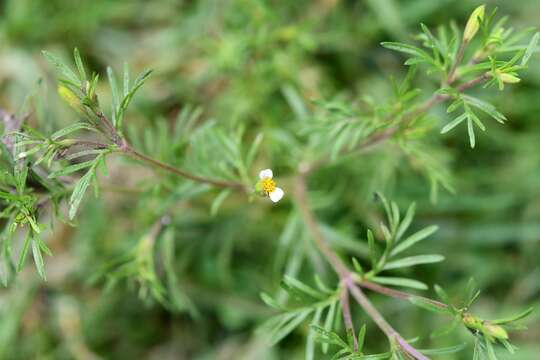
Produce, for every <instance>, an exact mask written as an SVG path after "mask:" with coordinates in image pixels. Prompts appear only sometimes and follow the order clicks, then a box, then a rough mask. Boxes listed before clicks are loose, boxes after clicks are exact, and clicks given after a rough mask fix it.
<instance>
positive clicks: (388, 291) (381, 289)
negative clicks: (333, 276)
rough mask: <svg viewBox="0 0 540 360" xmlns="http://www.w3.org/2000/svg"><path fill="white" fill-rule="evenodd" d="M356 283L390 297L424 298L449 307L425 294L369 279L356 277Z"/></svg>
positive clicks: (441, 306) (440, 305) (405, 298)
mask: <svg viewBox="0 0 540 360" xmlns="http://www.w3.org/2000/svg"><path fill="white" fill-rule="evenodd" d="M354 280H355V282H356V284H358V285H359V286H361V287H363V288H366V289H370V290H372V291H375V292H378V293H379V294H383V295H386V296H389V297H393V298H395V299H401V300H410V299H413V298H414V299H422V300H424V301H426V302H428V303H430V304H432V305H435V306H437V307H439V308H441V309H446V308H448V305H447V304H445V303H442V302H440V301H437V300H433V299H430V298H427V297H424V296H419V295H415V294H409V293H407V292H404V291H399V290H395V289H391V288H388V287H386V286H382V285H379V284H376V283H374V282H371V281H367V280H362V279H356V278H355V279H354Z"/></svg>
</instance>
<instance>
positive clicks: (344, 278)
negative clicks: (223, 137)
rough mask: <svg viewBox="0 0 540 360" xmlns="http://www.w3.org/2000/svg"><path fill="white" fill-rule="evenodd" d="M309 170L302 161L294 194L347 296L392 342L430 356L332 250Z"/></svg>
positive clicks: (419, 359) (415, 354)
mask: <svg viewBox="0 0 540 360" xmlns="http://www.w3.org/2000/svg"><path fill="white" fill-rule="evenodd" d="M308 170H309V166H306V164H301V166H300V169H299V175H298V176H297V177H296V182H295V193H294V196H295V199H296V203H297V206H298V208H299V209H300V212H301V213H302V217H303V219H304V222H305V224H306V227H307V229H308V231H309V232H310V234H311V236H312V238H313V240H314V242H315V245H316V246H317V248H318V249H319V250H320V251H321V253H322V254H323V256H324V257H325V258H326V260H327V261H328V262H329V263H330V265H331V266H332V268H333V269H334V271H335V272H336V273H337V274H338V276H339V278H340V282H341V283H342V284H343V286H344V287H345V289H347V291H346V295H345V296H348V292H350V293H351V295H352V296H353V297H354V298H355V300H356V301H357V302H358V304H360V306H361V307H362V308H363V309H364V311H365V312H366V313H367V314H368V316H369V317H370V318H371V319H372V320H373V321H374V322H375V323H376V324H377V326H378V327H379V328H380V329H381V330H382V331H383V332H384V333H385V335H386V336H387V337H388V339H389V340H390V342H391V343H395V342H397V344H398V345H399V346H400V347H401V349H402V350H403V351H404V352H405V353H407V354H409V355H410V356H412V357H413V358H415V359H417V360H427V359H429V358H428V357H426V356H424V355H422V354H421V353H420V352H419V351H418V350H416V349H415V348H414V347H412V346H411V345H410V344H409V343H408V342H407V341H406V340H405V339H404V338H403V337H402V336H401V335H400V334H399V333H398V332H397V331H396V330H394V328H392V326H391V325H390V324H389V323H388V322H387V321H386V320H385V319H384V317H383V316H382V315H381V313H380V312H379V311H378V310H377V309H376V308H375V307H374V306H373V304H371V302H370V301H369V299H368V298H367V297H366V296H365V295H364V293H363V292H362V290H361V289H360V288H359V286H358V285H357V284H356V282H355V280H354V273H352V272H351V271H350V270H349V269H348V268H347V266H346V265H345V264H344V263H343V262H342V261H341V260H340V259H339V257H338V256H337V254H336V253H335V252H334V251H332V249H331V248H330V247H329V246H328V243H327V241H326V239H325V238H324V236H323V234H322V232H321V230H320V229H319V226H318V225H317V222H316V220H315V216H314V215H313V212H312V211H311V209H310V207H309V204H308V200H307V192H306V176H307V172H306V171H308ZM343 296H344V295H343V293H342V301H341V306H342V307H343V316H344V318H345V322H346V326H347V329H351V328H352V319H351V318H350V309H349V308H348V299H347V300H346V301H343ZM349 319H350V323H349V324H347V323H348V322H349Z"/></svg>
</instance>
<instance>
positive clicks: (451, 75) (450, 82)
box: [446, 41, 469, 85]
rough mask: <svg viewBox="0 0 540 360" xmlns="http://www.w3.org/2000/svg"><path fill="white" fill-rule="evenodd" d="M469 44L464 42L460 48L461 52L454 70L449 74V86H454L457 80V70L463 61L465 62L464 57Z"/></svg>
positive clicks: (455, 61) (453, 65) (447, 81)
mask: <svg viewBox="0 0 540 360" xmlns="http://www.w3.org/2000/svg"><path fill="white" fill-rule="evenodd" d="M468 44H469V42H468V41H462V42H461V45H460V46H459V50H458V52H457V55H456V59H455V60H454V63H453V64H452V68H451V69H450V71H449V72H448V78H447V80H446V83H447V84H448V85H450V84H452V83H453V82H454V81H455V80H456V70H457V68H458V66H459V65H460V64H461V61H462V60H463V55H464V54H465V48H466V47H467V45H468Z"/></svg>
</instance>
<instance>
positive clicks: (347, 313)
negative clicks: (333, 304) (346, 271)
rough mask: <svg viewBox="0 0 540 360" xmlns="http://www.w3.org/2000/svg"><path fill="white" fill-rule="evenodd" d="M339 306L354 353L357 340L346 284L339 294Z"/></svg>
mask: <svg viewBox="0 0 540 360" xmlns="http://www.w3.org/2000/svg"><path fill="white" fill-rule="evenodd" d="M340 304H341V309H342V310H343V311H342V312H343V322H344V323H345V329H346V330H347V333H348V334H351V336H352V339H353V348H354V351H358V338H357V337H356V333H355V331H354V325H353V322H352V315H351V307H350V305H349V288H348V287H347V285H346V284H343V288H342V289H341V294H340Z"/></svg>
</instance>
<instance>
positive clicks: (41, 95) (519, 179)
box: [0, 0, 540, 359]
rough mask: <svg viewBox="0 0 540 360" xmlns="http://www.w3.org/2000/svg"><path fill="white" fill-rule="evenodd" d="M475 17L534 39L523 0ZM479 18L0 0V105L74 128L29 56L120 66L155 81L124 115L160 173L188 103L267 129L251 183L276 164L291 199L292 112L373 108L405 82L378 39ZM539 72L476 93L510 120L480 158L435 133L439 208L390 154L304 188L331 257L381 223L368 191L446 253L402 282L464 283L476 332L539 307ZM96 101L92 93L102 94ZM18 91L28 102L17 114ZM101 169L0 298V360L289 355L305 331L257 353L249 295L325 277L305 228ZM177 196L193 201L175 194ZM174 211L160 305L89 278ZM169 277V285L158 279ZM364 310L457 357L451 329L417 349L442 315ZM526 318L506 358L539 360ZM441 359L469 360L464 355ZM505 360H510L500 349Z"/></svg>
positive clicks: (374, 5)
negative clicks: (284, 279) (320, 102)
mask: <svg viewBox="0 0 540 360" xmlns="http://www.w3.org/2000/svg"><path fill="white" fill-rule="evenodd" d="M486 3H487V4H488V6H490V7H494V6H497V7H498V8H499V11H498V12H499V14H500V15H509V16H510V20H509V24H511V25H512V26H515V27H516V28H524V27H529V26H537V25H538V19H539V18H540V2H539V1H530V0H513V1H502V0H501V1H487V2H486ZM479 4H481V2H478V1H472V0H471V1H464V0H459V1H457V0H454V1H452V0H437V1H434V0H407V1H398V0H364V1H352V0H349V1H345V0H341V1H340V0H313V1H263V0H260V1H257V0H230V1H229V0H202V1H173V0H154V1H146V0H140V1H137V0H116V1H113V0H3V1H1V2H0V107H1V108H3V109H5V110H7V111H10V112H13V113H18V114H26V113H28V112H29V110H28V109H33V110H32V114H36V116H33V115H32V116H30V118H29V121H30V122H33V121H36V122H38V121H39V126H40V127H41V128H44V129H57V128H59V127H60V126H64V125H66V124H68V123H69V122H70V121H73V119H74V114H73V113H72V112H71V111H70V110H69V109H68V108H67V107H66V106H65V105H64V104H62V103H61V102H60V101H59V100H58V98H57V95H56V89H55V86H54V83H53V79H54V76H55V75H54V70H53V69H52V68H51V67H50V66H49V65H48V64H47V63H46V61H45V60H44V58H43V57H42V56H41V50H43V49H46V50H49V51H52V52H55V53H57V54H59V55H62V56H63V57H64V58H66V59H67V58H69V54H70V53H71V51H72V49H73V48H74V47H78V48H79V50H80V51H81V53H82V55H83V58H84V60H85V62H86V63H87V64H88V65H89V66H90V67H91V68H92V69H93V70H95V71H97V72H99V73H100V74H102V78H103V79H104V78H105V71H104V70H105V68H106V66H107V65H110V66H112V67H113V68H115V69H116V70H120V69H121V68H122V64H123V62H124V61H127V62H128V63H129V64H130V67H131V69H132V72H133V73H135V72H138V71H141V70H143V69H144V68H153V69H155V73H154V74H153V76H152V78H151V79H150V80H149V81H148V83H147V84H146V85H145V86H144V87H143V89H142V91H141V93H140V94H138V95H137V96H136V99H135V104H134V106H132V107H131V109H130V112H129V114H128V116H127V120H126V121H128V122H130V123H131V124H132V125H133V126H134V127H136V128H138V129H143V130H144V135H143V136H141V139H140V141H139V146H140V147H141V148H142V149H143V150H144V151H145V152H146V153H150V154H153V155H154V156H157V157H161V158H162V159H164V160H167V156H168V155H167V150H166V149H164V148H162V147H163V146H160V144H162V142H160V141H158V140H159V139H160V137H164V136H166V135H167V134H166V132H167V131H166V130H164V131H163V129H164V127H163V126H162V125H163V124H165V125H166V124H170V123H171V122H173V121H174V119H175V117H176V115H177V113H178V112H179V111H180V110H181V109H182V108H184V107H186V106H200V107H201V108H202V109H203V117H204V118H214V119H216V120H217V121H218V122H221V123H230V124H245V125H246V127H247V129H248V131H251V132H252V133H255V132H262V133H264V134H265V140H264V142H263V147H262V154H263V155H262V156H261V159H260V160H259V162H260V168H264V167H272V168H273V169H274V171H275V173H276V174H277V176H278V179H279V176H281V178H282V179H281V183H282V184H283V186H282V187H284V189H285V191H286V192H287V186H289V185H290V184H288V180H287V175H288V174H290V171H291V165H292V164H290V163H289V161H288V160H289V155H290V154H289V148H288V146H286V144H287V142H288V141H293V140H291V139H290V138H293V137H294V136H295V134H294V131H295V130H294V127H292V126H291V125H290V124H291V123H292V122H294V120H295V119H296V118H298V117H302V116H307V115H306V114H305V113H304V111H305V110H304V108H303V107H302V106H299V105H298V99H299V98H301V99H306V100H313V99H321V98H326V99H329V98H334V97H337V96H339V97H343V98H350V99H357V98H360V97H362V96H371V97H373V98H374V99H377V100H378V99H384V97H385V96H387V95H388V94H389V90H390V89H389V77H390V76H391V75H393V76H398V77H400V76H403V75H404V73H405V72H406V68H405V67H404V66H402V62H403V61H402V58H400V57H399V56H398V55H397V54H395V53H392V52H390V51H388V50H385V49H383V48H382V47H381V46H380V45H379V43H380V42H381V41H405V42H410V41H413V40H414V36H415V34H417V33H418V32H419V23H420V22H423V23H425V24H427V25H428V26H431V27H436V26H438V25H447V24H448V23H449V21H450V19H455V20H456V21H457V22H458V23H459V24H464V23H465V21H466V19H467V17H468V15H469V13H470V12H471V10H472V9H474V7H476V6H477V5H479ZM538 60H539V59H538V56H536V55H535V56H534V57H533V59H532V61H531V65H530V69H529V70H528V71H527V73H526V75H525V76H524V79H523V81H522V83H521V84H520V85H519V86H515V87H513V89H509V90H505V92H504V93H500V94H495V93H493V94H491V92H490V94H491V95H490V96H492V98H491V100H492V101H493V103H495V104H496V105H497V107H498V108H499V110H500V111H501V112H503V113H504V114H505V115H506V116H507V117H508V119H509V120H510V121H509V122H508V123H507V124H506V125H504V126H496V125H494V124H491V126H489V129H488V131H487V132H486V133H482V134H480V135H479V137H478V140H477V147H476V149H470V148H469V147H468V144H467V138H466V136H465V133H464V131H463V132H462V131H461V130H460V131H457V132H456V134H453V135H444V136H439V135H437V131H434V133H433V134H434V137H437V139H436V140H434V141H436V142H437V143H438V146H437V149H438V150H437V151H438V152H439V153H438V155H440V156H441V158H443V159H445V164H447V166H448V169H449V170H450V174H451V177H452V180H453V185H454V187H455V189H456V194H449V193H447V192H445V191H444V190H443V191H441V192H440V194H439V197H438V200H437V202H435V203H433V202H430V200H429V184H428V183H427V182H426V181H425V180H424V179H423V178H422V177H421V176H419V175H418V174H417V173H416V171H415V159H409V158H407V157H406V156H405V155H403V154H400V153H399V152H397V151H393V150H392V149H381V150H379V151H377V152H375V153H372V154H370V155H368V156H365V157H358V158H356V159H352V160H350V161H348V162H347V164H344V165H341V166H340V167H338V168H337V169H336V168H330V169H327V170H324V169H323V170H321V171H320V173H319V174H318V175H317V177H316V179H315V181H314V182H313V184H312V185H313V188H315V189H316V190H318V191H320V193H318V194H317V195H318V198H317V199H318V202H317V206H318V208H319V210H318V214H319V217H320V219H321V221H322V222H324V223H325V225H327V226H326V228H325V230H326V231H327V236H329V237H331V238H332V239H333V241H334V242H335V244H336V246H338V247H339V246H343V247H345V248H347V246H348V244H350V243H351V241H353V240H351V239H353V238H354V239H358V238H362V236H363V234H364V233H365V232H364V229H365V227H366V226H368V225H372V224H375V223H376V222H377V219H378V218H379V217H380V216H381V214H382V213H381V212H380V209H379V208H378V206H377V204H375V203H374V202H373V200H372V196H371V194H372V193H373V191H374V190H378V189H380V190H383V191H384V192H385V193H386V194H387V196H389V197H390V198H393V199H395V200H396V201H398V203H399V204H400V205H401V207H402V210H404V208H405V207H406V206H407V205H408V204H409V203H410V202H412V201H417V203H418V217H417V219H416V223H415V224H413V226H414V227H417V228H421V227H422V226H425V225H429V224H437V225H439V226H440V230H439V231H438V232H437V233H436V234H435V235H434V236H433V237H432V239H431V240H430V241H426V242H424V243H422V245H421V246H420V247H422V250H429V251H432V252H437V253H440V254H443V255H445V257H446V261H445V262H443V263H441V264H438V265H434V266H422V267H418V268H415V269H414V271H412V273H411V274H409V276H410V277H415V278H417V279H419V280H422V281H424V282H426V283H428V284H433V283H438V284H441V285H443V286H445V287H446V288H447V289H448V291H449V292H450V293H452V291H453V290H455V289H460V288H462V287H463V286H464V284H465V283H466V282H467V281H468V279H469V277H471V276H472V277H474V278H475V279H476V280H477V282H478V284H479V286H480V288H481V289H482V290H483V292H482V295H481V298H480V300H479V301H478V302H477V304H476V305H475V308H474V311H475V312H477V313H478V314H480V315H482V316H484V317H486V318H490V317H496V316H499V315H507V314H512V313H515V312H517V311H518V310H520V309H523V308H525V307H528V306H536V307H538V305H540V299H539V296H538V295H539V294H540V266H539V265H540V261H539V260H538V259H539V256H540V249H539V240H540V151H539V150H540V121H538V114H539V113H540V101H538V99H539V97H540V61H538ZM40 78H42V79H44V80H43V82H42V83H41V84H39V82H38V80H39V79H40ZM418 85H419V86H420V87H423V88H424V89H430V86H433V85H428V84H418ZM101 87H102V89H101V93H102V94H103V95H102V96H103V97H104V98H107V97H108V96H109V94H108V89H107V86H106V83H105V82H103V83H102V85H101ZM32 93H35V94H37V96H36V97H35V98H36V99H37V100H31V101H30V103H29V102H25V98H27V96H28V95H29V94H32ZM427 95H429V90H427V92H426V93H424V94H423V96H427ZM105 101H107V100H105ZM432 115H433V118H434V119H435V121H438V122H439V123H438V124H439V125H440V124H444V123H445V122H446V121H448V117H447V115H446V114H445V111H444V108H442V107H441V108H438V109H434V110H433V111H432ZM35 119H38V120H35ZM160 124H161V125H160ZM437 126H438V125H437ZM160 129H161V130H160ZM165 129H166V126H165ZM164 132H165V133H164ZM109 168H110V172H111V174H110V176H109V177H107V178H103V179H102V182H103V184H104V188H105V191H104V192H103V194H102V196H101V197H100V199H95V198H93V197H92V196H88V197H87V199H86V201H85V206H84V209H82V211H81V213H80V215H79V219H78V226H77V227H71V226H69V225H66V224H63V223H57V224H55V225H54V228H53V230H52V231H51V232H50V234H49V235H48V237H47V243H48V244H49V246H50V247H51V249H52V251H53V253H54V256H53V257H50V258H48V259H47V263H46V269H47V274H48V281H47V282H42V281H41V280H39V278H38V276H37V274H36V272H35V271H34V269H33V268H32V267H31V266H28V267H27V269H26V270H25V271H24V272H23V273H22V274H21V275H20V276H19V277H18V279H17V281H16V282H15V283H13V284H11V285H10V286H9V287H8V288H5V289H4V288H3V289H0V359H92V358H104V359H127V358H132V359H301V358H302V357H303V351H304V341H305V336H306V334H307V332H308V327H307V325H306V326H303V327H301V328H300V329H299V330H297V331H295V332H294V333H293V334H292V335H291V336H289V337H288V338H287V339H286V340H285V341H283V342H282V343H280V344H279V345H278V346H276V347H273V348H269V347H267V346H266V345H265V342H264V340H263V339H261V338H260V337H258V336H257V335H256V334H255V333H254V329H255V328H256V326H257V325H258V324H260V323H261V322H262V321H263V320H264V319H266V318H267V317H268V316H269V315H271V314H272V311H271V310H270V309H268V308H267V307H266V306H265V305H264V304H263V303H262V301H261V300H260V298H259V293H260V292H261V291H267V292H269V293H276V292H278V284H279V279H280V276H281V275H282V273H283V272H284V271H285V272H287V273H289V274H292V275H297V276H300V277H302V276H305V277H306V278H308V279H310V276H311V274H312V273H313V271H314V269H319V270H320V269H321V261H322V260H321V259H320V258H319V257H318V255H317V254H316V251H315V250H314V249H313V248H312V247H311V245H309V242H308V241H305V237H306V236H305V235H304V234H303V231H301V230H298V229H296V230H294V229H293V230H291V231H295V232H296V234H297V236H295V237H293V238H292V240H291V241H288V240H287V239H289V237H290V236H286V235H283V229H284V227H285V225H286V224H293V225H290V226H296V225H294V221H295V220H294V219H293V220H291V219H290V217H289V214H290V212H291V208H292V205H291V203H290V201H283V202H281V203H280V205H279V206H276V207H272V206H266V205H267V204H266V203H264V204H261V202H257V201H256V202H254V203H249V204H248V203H247V202H246V199H245V198H242V197H232V198H228V199H227V200H225V202H224V204H223V206H222V209H221V210H220V212H219V213H218V214H217V215H215V216H211V215H210V214H209V207H210V204H211V202H212V199H213V197H214V196H215V194H213V193H209V194H207V193H205V192H204V191H203V190H204V189H203V190H201V189H199V188H197V187H194V186H190V185H189V184H188V185H186V183H184V182H181V181H180V182H179V181H178V180H171V179H164V180H163V181H162V182H160V183H159V184H157V185H156V180H155V177H153V175H152V173H151V172H149V171H147V170H145V169H143V168H142V167H140V166H137V165H135V164H134V163H127V162H123V161H122V160H120V159H118V160H116V159H115V161H112V162H110V163H109ZM256 170H258V169H253V173H252V174H251V175H253V176H254V178H255V176H256V174H257V172H256ZM336 173H337V174H338V175H336ZM186 186H187V188H186ZM189 191H191V192H193V193H194V194H196V193H197V192H201V191H202V192H203V193H202V194H201V195H197V196H195V197H194V198H192V199H188V197H187V196H186V192H189ZM170 204H176V205H174V207H173V210H172V216H171V224H170V226H169V229H170V230H169V232H168V233H167V234H166V235H167V236H168V237H169V238H168V239H164V240H163V239H161V240H162V241H161V240H160V242H159V248H158V249H157V250H156V251H157V255H156V258H157V259H156V267H157V269H158V276H160V277H161V278H162V282H163V283H164V284H165V287H166V288H167V290H168V291H169V292H170V293H171V297H172V298H173V300H174V301H173V302H174V304H173V306H170V307H164V306H162V305H161V304H159V303H156V302H155V301H152V300H151V298H146V300H145V299H144V297H143V298H141V297H139V296H138V293H139V289H140V288H139V287H138V286H137V285H136V284H134V283H133V282H131V281H127V282H126V281H119V282H118V284H116V286H106V284H107V282H106V281H104V279H103V277H100V276H99V275H100V274H101V273H102V272H103V268H104V266H107V264H110V263H111V262H114V261H115V260H116V259H118V257H119V256H121V255H122V254H124V253H126V252H128V251H129V249H131V248H133V246H134V245H136V244H137V243H138V241H139V240H140V238H141V237H143V236H144V235H145V234H147V233H148V232H149V231H150V229H151V227H152V224H154V223H155V221H156V217H158V218H159V216H160V215H161V214H162V212H163V209H164V208H165V207H167V206H169V205H170ZM283 242H285V243H283ZM353 247H354V249H353V250H352V252H353V253H357V254H358V255H359V256H362V254H363V255H364V256H365V245H363V243H358V242H357V243H356V245H355V244H354V243H353ZM349 250H350V249H349ZM167 252H172V253H173V254H174V256H172V255H170V254H169V255H165V254H166V253H167ZM167 257H170V259H167ZM168 266H170V268H169V270H170V271H169V270H168V273H173V274H174V276H169V275H164V270H163V269H164V268H167V267H168ZM171 269H172V270H171ZM327 276H328V277H329V278H331V275H330V274H327ZM109 285H110V283H109ZM370 296H371V298H372V299H373V300H374V301H375V303H376V304H377V305H378V306H379V308H380V309H381V311H382V312H383V314H385V316H387V318H388V319H390V320H391V322H392V324H393V325H394V326H395V327H396V328H397V329H399V330H400V331H401V332H402V333H403V335H404V336H405V337H414V336H417V335H418V336H422V337H423V340H421V341H420V343H421V344H422V347H427V346H432V345H433V346H435V345H449V344H456V343H460V342H467V341H468V342H469V343H470V342H471V337H470V336H468V334H467V332H466V330H464V329H462V330H459V331H455V332H454V333H452V335H451V336H449V337H447V338H444V339H441V340H437V341H433V342H432V341H430V340H429V339H428V338H426V337H427V336H428V335H429V333H430V332H431V331H433V330H434V329H436V328H438V327H441V326H442V325H443V324H444V322H443V319H441V318H438V317H436V316H433V315H431V314H430V313H426V312H423V311H422V310H419V309H417V308H415V307H411V306H410V304H407V303H403V302H399V301H397V300H392V299H386V298H382V297H380V296H378V295H373V294H370ZM185 297H187V298H185ZM188 299H189V300H188ZM537 314H538V312H536V313H535V314H534V315H533V316H532V317H531V318H529V319H528V320H527V321H526V322H527V324H528V326H529V330H527V331H523V332H516V333H513V334H512V339H513V340H514V341H513V342H514V343H515V344H516V345H518V346H519V347H520V351H519V352H518V354H517V355H515V356H514V357H511V358H512V359H538V358H539V357H540V355H538V354H540V325H539V323H538V319H539V316H538V315H537ZM354 315H355V324H356V326H358V325H359V324H361V323H364V322H365V323H367V324H368V337H367V344H368V349H370V350H371V351H372V352H376V351H383V350H385V349H386V340H385V338H384V336H383V335H382V334H381V333H380V332H379V330H377V329H376V327H374V326H373V324H372V323H371V322H370V321H369V319H367V318H366V317H365V315H364V314H363V313H362V312H361V311H360V309H355V311H354ZM320 358H321V359H323V358H324V357H323V356H322V355H321V357H320ZM441 358H443V357H441ZM445 358H446V359H471V358H472V355H471V347H470V346H469V347H467V348H466V349H465V350H464V351H463V352H461V353H460V354H458V355H450V356H446V357H445ZM501 358H503V359H506V358H510V356H509V355H507V354H505V353H504V352H501Z"/></svg>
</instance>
